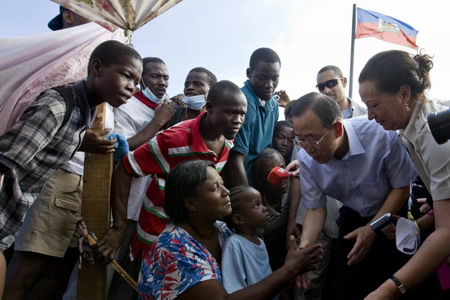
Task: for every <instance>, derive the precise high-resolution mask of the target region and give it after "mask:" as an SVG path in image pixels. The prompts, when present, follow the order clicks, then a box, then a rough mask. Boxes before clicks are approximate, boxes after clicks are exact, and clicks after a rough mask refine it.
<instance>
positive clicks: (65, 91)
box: [53, 86, 75, 128]
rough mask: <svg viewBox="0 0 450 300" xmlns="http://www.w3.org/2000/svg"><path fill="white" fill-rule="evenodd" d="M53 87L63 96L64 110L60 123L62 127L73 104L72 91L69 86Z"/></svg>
mask: <svg viewBox="0 0 450 300" xmlns="http://www.w3.org/2000/svg"><path fill="white" fill-rule="evenodd" d="M53 89H54V90H55V91H57V92H58V93H59V94H60V95H61V96H62V97H63V98H64V102H65V103H66V112H65V113H64V119H63V122H62V124H61V127H63V126H64V125H66V123H67V121H69V118H70V115H71V114H72V110H73V108H74V106H75V99H74V97H73V91H72V89H71V88H70V87H65V86H57V87H54V88H53ZM61 127H60V128H61Z"/></svg>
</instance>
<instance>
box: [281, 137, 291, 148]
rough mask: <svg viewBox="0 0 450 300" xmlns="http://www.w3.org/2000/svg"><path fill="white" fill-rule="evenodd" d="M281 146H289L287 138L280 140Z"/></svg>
mask: <svg viewBox="0 0 450 300" xmlns="http://www.w3.org/2000/svg"><path fill="white" fill-rule="evenodd" d="M281 145H283V146H286V147H287V146H288V145H289V141H288V139H287V138H284V139H282V140H281Z"/></svg>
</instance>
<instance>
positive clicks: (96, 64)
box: [89, 59, 102, 76]
mask: <svg viewBox="0 0 450 300" xmlns="http://www.w3.org/2000/svg"><path fill="white" fill-rule="evenodd" d="M101 70H102V63H101V61H100V60H99V59H93V60H92V61H91V63H90V65H89V71H90V72H91V74H93V75H96V76H98V75H99V74H100V72H101Z"/></svg>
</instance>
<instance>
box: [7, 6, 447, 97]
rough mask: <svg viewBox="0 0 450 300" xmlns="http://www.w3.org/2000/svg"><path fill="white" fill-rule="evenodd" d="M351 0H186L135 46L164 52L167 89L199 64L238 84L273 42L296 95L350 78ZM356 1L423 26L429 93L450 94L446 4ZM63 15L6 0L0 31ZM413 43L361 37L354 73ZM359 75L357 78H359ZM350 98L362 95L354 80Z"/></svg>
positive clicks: (39, 26)
mask: <svg viewBox="0 0 450 300" xmlns="http://www.w3.org/2000/svg"><path fill="white" fill-rule="evenodd" d="M353 3H354V1H349V0H341V1H335V0H314V1H312V0H184V1H182V2H181V3H179V4H177V5H175V6H174V7H173V8H171V9H169V10H168V11H167V12H165V13H164V14H162V15H161V16H159V17H158V18H156V19H155V20H153V21H151V22H150V23H148V24H146V25H144V26H143V27H141V28H140V29H138V30H137V31H136V32H135V33H134V35H133V44H134V46H135V48H136V49H137V50H138V51H139V52H140V53H141V55H142V56H157V57H160V58H162V59H163V60H164V61H165V62H166V64H167V66H168V68H169V72H170V85H169V89H168V92H169V95H175V94H178V93H180V92H182V90H183V83H184V79H185V77H186V74H187V73H188V71H189V70H190V69H192V68H194V67H197V66H201V67H206V68H208V69H210V70H211V71H212V72H214V73H215V74H216V76H217V77H218V79H228V80H232V81H233V82H235V83H236V84H238V85H239V86H241V85H242V83H243V82H244V81H245V79H246V78H245V70H246V68H247V67H248V60H249V57H250V55H251V53H252V52H253V51H254V50H255V49H257V48H259V47H271V48H273V49H274V50H275V51H277V52H278V54H279V55H280V57H281V61H282V69H281V79H280V84H279V86H278V88H279V89H285V90H286V91H287V92H288V94H289V95H290V96H291V98H298V97H300V96H302V95H303V94H305V93H308V92H310V91H314V90H315V84H316V81H315V79H316V74H317V71H318V70H319V69H320V68H321V67H323V66H325V65H328V64H334V65H338V66H339V67H341V69H342V70H343V71H344V73H345V74H346V75H347V77H348V76H349V68H350V67H349V65H350V62H349V61H350V42H351V21H352V5H353ZM356 4H357V5H358V7H361V8H363V9H367V10H373V11H377V12H380V13H383V14H385V15H389V16H391V17H394V18H397V19H399V20H402V21H404V22H406V23H408V24H410V25H411V26H413V27H414V28H416V29H418V30H419V35H418V37H417V44H418V45H419V46H420V47H422V48H424V49H425V51H426V53H429V54H433V55H434V56H435V59H434V62H435V67H434V69H433V70H432V71H431V78H432V82H433V88H432V89H431V91H430V96H431V97H433V98H438V99H449V98H450V96H449V95H448V93H447V89H446V85H447V78H446V77H447V73H448V72H447V70H449V69H450V59H448V55H449V53H450V41H449V38H448V31H447V29H446V22H445V20H446V18H447V17H448V16H447V14H446V10H444V9H443V7H442V2H441V1H438V0H428V1H426V2H424V1H418V0H409V1H408V0H397V1H392V0H390V1H387V0H379V1H371V0H363V1H357V2H356ZM57 13H58V5H57V4H56V3H54V2H52V1H50V0H27V1H4V2H3V3H2V9H1V10H0V24H1V25H2V26H0V37H1V38H4V37H15V36H23V35H33V34H38V33H43V32H47V31H49V29H48V27H47V23H48V21H49V20H50V19H51V18H53V17H54V16H55V15H56V14H57ZM388 49H401V50H405V51H408V52H411V53H415V51H414V50H413V49H410V48H406V47H402V46H398V45H395V44H390V43H386V42H384V41H380V40H378V39H375V38H365V39H358V40H356V52H355V68H354V74H355V78H356V79H357V76H358V75H359V71H360V70H361V68H362V67H363V66H364V64H365V62H366V61H367V60H368V59H369V58H370V57H371V56H373V55H374V54H376V53H377V52H379V51H383V50H388ZM356 79H355V80H356ZM353 97H354V98H355V99H359V95H358V90H357V84H356V83H355V87H354V90H353Z"/></svg>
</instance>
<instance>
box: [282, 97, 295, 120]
mask: <svg viewBox="0 0 450 300" xmlns="http://www.w3.org/2000/svg"><path fill="white" fill-rule="evenodd" d="M296 101H297V100H291V101H289V102H288V104H286V107H285V108H284V118H285V119H286V120H288V119H289V118H290V117H292V107H293V106H294V103H295V102H296Z"/></svg>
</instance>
